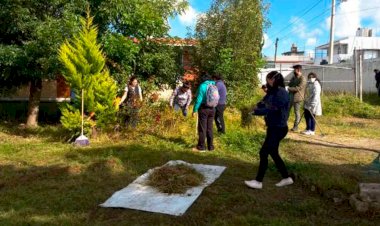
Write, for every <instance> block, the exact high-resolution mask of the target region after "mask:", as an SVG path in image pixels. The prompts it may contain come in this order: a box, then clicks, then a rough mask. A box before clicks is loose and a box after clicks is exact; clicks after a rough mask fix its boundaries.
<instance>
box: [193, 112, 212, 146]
mask: <svg viewBox="0 0 380 226" xmlns="http://www.w3.org/2000/svg"><path fill="white" fill-rule="evenodd" d="M214 115H215V110H214V108H209V107H203V106H201V107H200V108H199V112H198V145H197V148H198V149H199V150H205V149H206V147H205V139H206V137H207V147H208V150H214V143H213V134H212V126H213V123H214Z"/></svg>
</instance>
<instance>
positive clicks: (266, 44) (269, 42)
mask: <svg viewBox="0 0 380 226" xmlns="http://www.w3.org/2000/svg"><path fill="white" fill-rule="evenodd" d="M272 44H273V41H272V40H271V39H270V38H269V36H268V35H267V34H266V33H264V46H263V49H267V48H269V47H271V46H272Z"/></svg>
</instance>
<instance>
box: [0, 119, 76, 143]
mask: <svg viewBox="0 0 380 226" xmlns="http://www.w3.org/2000/svg"><path fill="white" fill-rule="evenodd" d="M0 131H2V132H4V133H7V134H9V135H12V136H19V137H22V138H29V137H33V136H36V137H40V138H43V139H46V141H50V142H68V140H69V139H70V135H69V134H68V133H67V131H65V130H64V129H63V128H62V127H61V126H60V125H41V126H39V127H37V128H26V127H25V126H24V125H23V124H16V123H0Z"/></svg>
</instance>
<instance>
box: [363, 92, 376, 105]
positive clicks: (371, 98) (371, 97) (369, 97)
mask: <svg viewBox="0 0 380 226" xmlns="http://www.w3.org/2000/svg"><path fill="white" fill-rule="evenodd" d="M363 101H364V102H366V103H368V104H370V105H373V106H380V97H379V96H378V95H377V93H365V94H364V95H363Z"/></svg>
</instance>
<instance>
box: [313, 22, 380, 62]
mask: <svg viewBox="0 0 380 226" xmlns="http://www.w3.org/2000/svg"><path fill="white" fill-rule="evenodd" d="M329 46H330V45H329V43H327V44H324V45H321V46H318V47H317V48H316V49H317V50H321V51H324V52H325V53H326V55H324V57H322V59H324V60H327V56H328V55H329ZM355 49H356V50H361V51H363V54H364V59H374V58H378V57H380V37H373V33H372V29H366V28H363V29H362V28H358V30H357V31H356V36H353V37H346V38H342V39H339V40H336V41H335V42H334V55H333V63H340V62H345V61H346V62H347V61H351V60H353V56H354V50H355Z"/></svg>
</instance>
